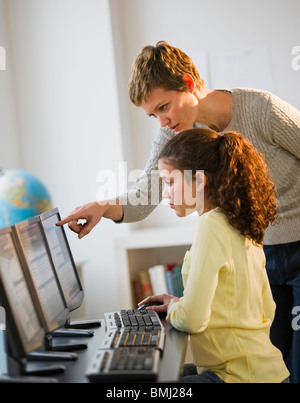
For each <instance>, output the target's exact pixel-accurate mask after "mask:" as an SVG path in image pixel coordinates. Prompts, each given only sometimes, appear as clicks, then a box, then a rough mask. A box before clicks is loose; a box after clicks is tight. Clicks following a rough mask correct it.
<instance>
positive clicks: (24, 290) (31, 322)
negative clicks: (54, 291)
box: [0, 228, 45, 356]
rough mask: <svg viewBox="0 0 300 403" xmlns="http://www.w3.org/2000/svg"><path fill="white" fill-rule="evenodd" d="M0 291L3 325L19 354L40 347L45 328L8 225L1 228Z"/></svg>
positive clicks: (24, 353) (23, 354)
mask: <svg viewBox="0 0 300 403" xmlns="http://www.w3.org/2000/svg"><path fill="white" fill-rule="evenodd" d="M0 293H1V304H3V306H4V307H5V310H6V328H7V329H10V333H11V335H12V337H13V338H14V345H13V346H10V348H14V347H15V348H16V349H17V350H18V355H22V356H25V355H26V354H28V353H29V352H31V351H34V350H35V349H37V348H39V347H41V346H42V345H43V341H44V335H45V332H44V329H43V327H42V324H41V322H40V319H39V316H38V313H37V311H36V308H35V305H34V303H33V300H32V296H31V293H30V289H29V286H28V283H27V281H26V278H25V276H24V273H23V270H22V267H21V264H20V260H19V257H18V254H17V251H16V248H15V244H14V240H13V236H12V231H11V229H10V228H9V229H5V230H1V231H0Z"/></svg>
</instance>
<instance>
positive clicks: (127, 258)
mask: <svg viewBox="0 0 300 403" xmlns="http://www.w3.org/2000/svg"><path fill="white" fill-rule="evenodd" d="M192 238H193V227H190V226H185V227H171V228H155V229H143V230H136V231H132V232H131V233H129V234H128V235H126V236H124V237H119V238H116V239H115V251H116V262H117V276H118V293H119V305H120V309H130V308H135V307H136V305H135V296H134V292H133V287H132V280H133V279H134V278H135V277H136V276H137V275H138V272H139V271H140V270H147V269H149V267H151V266H154V265H158V264H166V263H178V264H182V262H183V258H184V255H185V252H186V251H187V250H188V249H190V247H191V243H192Z"/></svg>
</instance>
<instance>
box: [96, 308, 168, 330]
mask: <svg viewBox="0 0 300 403" xmlns="http://www.w3.org/2000/svg"><path fill="white" fill-rule="evenodd" d="M104 319H105V324H106V328H107V329H111V328H120V327H131V328H139V327H142V328H144V327H145V328H148V329H149V330H151V329H152V328H154V327H160V328H162V327H163V326H162V324H161V321H160V319H159V316H158V314H157V313H156V312H154V311H151V310H147V309H143V310H141V311H139V310H133V309H127V310H121V311H119V312H107V313H105V314H104Z"/></svg>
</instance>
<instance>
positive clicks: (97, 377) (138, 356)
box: [86, 347, 160, 382]
mask: <svg viewBox="0 0 300 403" xmlns="http://www.w3.org/2000/svg"><path fill="white" fill-rule="evenodd" d="M159 361H160V352H159V350H157V349H155V348H152V347H120V348H116V349H109V350H98V351H97V352H96V354H95V355H94V357H93V359H92V361H91V363H90V365H89V367H88V369H87V371H86V376H87V378H88V379H89V381H90V382H123V381H145V380H147V381H151V380H155V379H156V377H157V374H158V368H159Z"/></svg>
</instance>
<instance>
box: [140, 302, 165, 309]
mask: <svg viewBox="0 0 300 403" xmlns="http://www.w3.org/2000/svg"><path fill="white" fill-rule="evenodd" d="M159 305H163V302H158V301H154V302H147V303H146V304H143V305H141V306H139V307H138V311H142V310H143V309H146V308H148V306H159Z"/></svg>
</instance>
